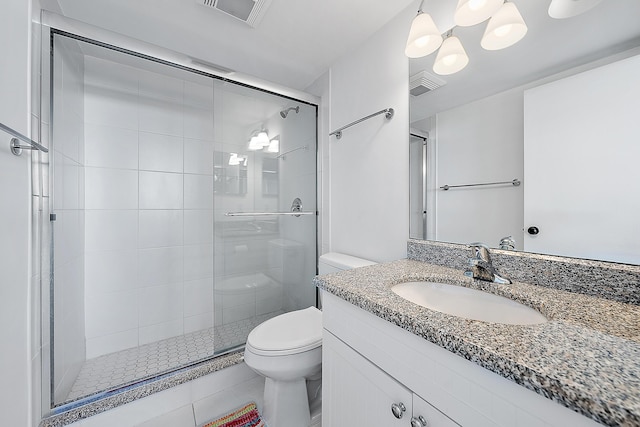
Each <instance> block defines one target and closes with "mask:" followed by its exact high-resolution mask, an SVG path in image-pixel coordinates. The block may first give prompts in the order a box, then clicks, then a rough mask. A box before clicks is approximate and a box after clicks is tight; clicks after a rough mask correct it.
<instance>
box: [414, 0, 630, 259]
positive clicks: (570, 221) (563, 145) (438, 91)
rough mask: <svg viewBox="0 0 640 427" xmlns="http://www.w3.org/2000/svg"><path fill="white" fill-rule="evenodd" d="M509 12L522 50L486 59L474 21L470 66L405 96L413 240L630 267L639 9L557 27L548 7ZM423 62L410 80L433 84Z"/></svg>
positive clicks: (468, 32)
mask: <svg viewBox="0 0 640 427" xmlns="http://www.w3.org/2000/svg"><path fill="white" fill-rule="evenodd" d="M438 3H439V1H438V0H434V2H430V4H435V5H434V6H437V4H438ZM515 3H517V6H518V8H519V9H520V12H521V14H522V16H523V17H524V20H525V21H526V23H527V25H528V27H529V32H528V34H527V36H526V37H525V38H524V39H523V40H521V41H520V42H519V43H518V44H516V45H514V46H512V47H510V48H507V49H504V50H501V51H485V50H483V49H481V48H480V46H479V41H480V39H481V37H482V31H483V30H484V26H485V25H484V24H480V25H477V26H473V27H466V28H457V29H456V34H457V35H458V36H459V37H460V39H461V41H462V43H463V45H464V47H465V49H466V50H467V53H468V55H469V58H470V64H469V66H468V67H467V68H465V69H464V70H463V71H461V72H459V73H457V74H453V75H450V76H446V77H437V76H435V75H433V79H434V80H435V79H440V80H439V81H440V86H439V87H436V88H435V89H432V90H428V91H423V93H422V94H420V95H413V93H414V92H416V91H415V90H414V91H412V95H411V96H410V99H411V124H410V126H411V134H412V135H411V138H410V165H409V166H410V176H411V178H410V186H411V188H410V195H411V200H410V203H411V205H410V212H411V220H410V237H412V238H418V239H429V240H439V241H446V242H454V243H469V242H472V241H482V242H485V243H486V244H488V245H489V246H491V247H499V245H500V241H501V239H503V238H505V237H509V236H511V237H512V238H513V240H515V245H514V246H515V249H517V250H525V251H530V252H536V253H548V254H555V255H564V256H573V257H580V258H589V259H600V260H607V261H616V262H623V263H631V264H640V223H639V222H638V221H639V220H636V219H635V217H636V216H637V215H635V214H634V212H637V210H638V209H640V188H639V185H640V184H638V183H640V176H639V175H638V174H637V172H635V170H636V169H637V168H636V167H634V166H633V165H631V164H630V162H631V161H630V160H629V159H630V158H637V156H638V155H640V152H639V150H640V149H639V148H638V147H637V143H636V144H634V143H633V141H636V140H637V135H638V132H640V129H639V128H638V125H636V122H637V120H636V119H634V118H633V117H632V116H633V114H630V113H629V112H631V111H640V104H639V103H638V99H640V94H639V93H637V89H636V88H637V87H640V85H639V84H638V77H637V76H639V75H640V65H638V64H639V63H640V57H639V56H638V54H640V47H639V46H640V27H639V26H638V25H637V19H636V18H635V17H638V16H640V2H637V1H634V0H620V1H619V2H602V3H601V4H600V5H599V6H598V7H596V8H594V9H593V10H591V11H588V12H586V13H584V14H582V15H579V16H576V17H573V18H570V19H563V20H558V19H553V18H551V17H549V16H548V14H547V8H548V4H546V3H547V2H522V1H519V2H515ZM428 8H429V6H427V8H426V9H428ZM427 11H428V10H427ZM434 19H435V20H436V24H437V25H440V21H439V20H438V16H437V14H436V13H434ZM447 29H448V28H440V30H442V32H445V31H446V30H447ZM566 34H572V37H571V38H567V37H566V36H565V35H566ZM434 56H435V55H430V56H427V57H424V58H418V59H412V60H410V74H411V76H415V75H417V74H419V73H422V74H421V76H422V78H424V75H425V73H426V75H427V76H429V75H432V74H433V70H432V66H433V61H434ZM443 78H444V80H442V79H443ZM410 80H412V81H415V80H416V79H414V78H412V77H410ZM417 92H420V91H417ZM559 94H562V95H559ZM555 107H558V108H555ZM545 112H546V113H547V114H545ZM514 179H517V180H519V181H520V182H522V185H520V186H514V185H512V184H511V181H512V180H514ZM496 182H504V183H505V184H496V185H480V186H469V187H466V186H465V187H454V186H456V185H470V184H486V183H496ZM619 183H627V184H626V185H625V184H623V185H618V184H619ZM445 185H448V186H450V189H448V190H444V189H442V187H444V186H445ZM534 229H536V231H537V233H533V232H529V230H534ZM634 236H635V237H634Z"/></svg>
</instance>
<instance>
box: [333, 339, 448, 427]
mask: <svg viewBox="0 0 640 427" xmlns="http://www.w3.org/2000/svg"><path fill="white" fill-rule="evenodd" d="M322 339H323V342H322V346H323V360H322V365H323V374H322V375H323V378H324V383H323V402H324V403H323V413H322V418H323V423H325V425H330V426H354V425H363V426H411V427H426V426H429V427H454V426H458V424H456V423H455V422H453V421H451V420H450V419H449V418H447V417H446V416H445V415H444V414H442V413H441V412H440V411H438V410H437V409H436V408H434V407H433V406H432V405H430V404H429V403H428V402H426V401H425V400H423V399H421V398H420V397H419V396H418V395H416V394H415V393H413V392H411V391H410V390H409V389H408V388H406V387H405V386H403V385H402V384H400V383H399V382H397V381H395V380H394V379H393V378H391V377H390V376H389V375H387V374H386V373H385V372H384V371H382V370H381V369H380V368H378V367H377V366H376V365H374V364H373V363H371V362H370V361H369V360H367V359H366V358H364V357H363V356H362V355H361V354H359V353H358V352H356V351H355V350H353V349H352V348H351V347H349V346H347V345H346V344H345V343H343V342H342V341H340V340H339V339H338V338H336V337H335V336H334V335H333V334H331V333H330V332H327V331H326V330H325V331H324V334H323V338H322Z"/></svg>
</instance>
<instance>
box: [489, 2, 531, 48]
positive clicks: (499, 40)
mask: <svg viewBox="0 0 640 427" xmlns="http://www.w3.org/2000/svg"><path fill="white" fill-rule="evenodd" d="M525 34H527V24H525V23H524V19H522V15H520V12H519V11H518V8H517V7H516V5H515V4H513V3H512V2H505V3H504V4H503V5H502V7H501V8H500V9H498V11H497V12H496V13H495V14H494V15H493V16H492V17H491V19H489V23H488V24H487V28H486V30H485V31H484V36H482V40H481V41H480V45H481V46H482V47H483V48H485V49H487V50H499V49H504V48H506V47H509V46H511V45H514V44H516V43H517V42H519V41H520V40H521V39H522V38H523V37H524V35H525Z"/></svg>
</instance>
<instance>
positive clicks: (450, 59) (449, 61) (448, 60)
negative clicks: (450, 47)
mask: <svg viewBox="0 0 640 427" xmlns="http://www.w3.org/2000/svg"><path fill="white" fill-rule="evenodd" d="M456 59H458V55H456V54H454V55H447V56H445V57H444V58H442V63H443V64H444V65H446V66H447V67H450V66H452V65H453V64H455V63H456Z"/></svg>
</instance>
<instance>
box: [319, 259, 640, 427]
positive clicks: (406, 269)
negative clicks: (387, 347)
mask: <svg viewBox="0 0 640 427" xmlns="http://www.w3.org/2000/svg"><path fill="white" fill-rule="evenodd" d="M462 273H463V272H462V271H461V270H458V269H452V268H448V267H443V266H438V265H433V264H429V263H425V262H421V261H414V260H399V261H393V262H389V263H385V264H377V265H373V266H370V267H362V268H357V269H354V270H348V271H344V272H341V273H334V274H327V275H324V276H320V277H317V278H316V279H315V284H316V285H317V286H318V287H319V288H321V289H323V290H325V291H327V292H329V293H331V294H334V295H336V296H338V297H340V298H342V299H344V300H346V301H348V302H350V303H352V304H354V305H356V306H358V307H360V308H362V309H364V310H366V311H369V312H370V313H373V314H375V315H376V316H378V317H380V318H382V319H385V320H387V321H389V322H391V323H393V324H395V325H397V326H399V327H401V328H403V329H406V330H407V331H409V332H411V333H413V334H416V335H418V336H420V337H423V338H424V339H426V340H428V341H431V342H433V343H435V344H437V345H439V346H441V347H443V348H445V349H447V350H449V351H451V352H452V353H455V354H457V355H459V356H462V357H464V358H465V359H468V360H470V361H472V362H474V363H477V364H478V365H480V366H482V367H484V368H486V369H488V370H490V371H492V372H495V373H497V374H499V375H501V376H503V377H505V378H507V379H509V380H511V381H514V382H516V383H517V384H520V385H522V386H524V387H526V388H528V389H530V390H533V391H535V392H537V393H538V394H541V395H543V396H545V397H547V398H549V399H552V400H554V401H557V402H559V403H561V404H562V405H564V406H566V407H568V408H570V409H572V410H575V411H577V412H579V413H581V414H584V415H585V416H587V417H590V418H592V419H594V420H596V421H598V422H600V423H602V424H605V425H610V426H614V425H615V426H618V425H623V426H638V425H640V306H638V305H633V304H626V303H622V302H617V301H612V300H609V299H604V298H598V297H595V296H589V295H583V294H579V293H573V292H567V291H563V290H558V289H552V288H548V287H543V286H536V285H530V284H526V283H520V282H514V283H513V284H510V285H500V284H495V283H489V282H482V281H478V280H473V279H471V278H468V277H466V276H464V275H463V274H462ZM420 280H428V281H437V282H442V283H449V284H453V285H460V286H466V287H469V288H474V289H480V290H484V291H487V292H491V293H495V294H498V295H502V296H505V297H508V298H511V299H513V300H516V301H518V302H521V303H523V304H525V305H528V306H530V307H532V308H535V309H537V310H538V311H540V312H541V313H542V314H544V315H545V316H546V317H547V318H548V319H549V322H547V323H543V324H538V325H526V326H520V325H505V324H496V323H487V322H480V321H475V320H468V319H464V318H460V317H456V316H451V315H448V314H445V313H440V312H437V311H433V310H430V309H427V308H424V307H421V306H419V305H417V304H414V303H411V302H409V301H407V300H405V299H403V298H401V297H400V296H398V295H396V294H395V293H393V292H392V291H391V287H392V286H393V285H395V284H398V283H402V282H408V281H420Z"/></svg>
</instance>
